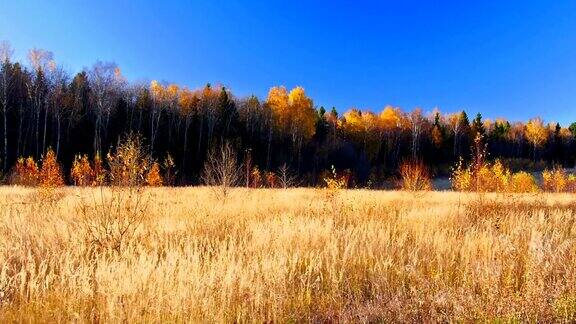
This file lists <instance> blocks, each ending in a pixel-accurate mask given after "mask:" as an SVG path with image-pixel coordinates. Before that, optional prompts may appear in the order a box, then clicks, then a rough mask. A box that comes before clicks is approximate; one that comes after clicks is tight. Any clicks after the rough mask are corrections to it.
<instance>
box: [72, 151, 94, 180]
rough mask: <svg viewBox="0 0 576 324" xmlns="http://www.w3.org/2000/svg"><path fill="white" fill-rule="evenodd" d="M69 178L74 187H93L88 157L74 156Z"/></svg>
mask: <svg viewBox="0 0 576 324" xmlns="http://www.w3.org/2000/svg"><path fill="white" fill-rule="evenodd" d="M70 178H71V180H72V183H73V184H74V185H75V186H80V187H86V186H91V185H93V183H94V181H95V177H94V169H93V168H92V166H91V165H90V160H88V155H86V154H84V155H82V156H80V155H76V156H75V157H74V162H73V163H72V169H71V170H70Z"/></svg>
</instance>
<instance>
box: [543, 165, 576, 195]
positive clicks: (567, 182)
mask: <svg viewBox="0 0 576 324" xmlns="http://www.w3.org/2000/svg"><path fill="white" fill-rule="evenodd" d="M542 188H543V189H544V191H548V192H576V175H574V174H568V173H566V171H564V170H563V169H562V168H554V169H553V170H544V171H543V172H542Z"/></svg>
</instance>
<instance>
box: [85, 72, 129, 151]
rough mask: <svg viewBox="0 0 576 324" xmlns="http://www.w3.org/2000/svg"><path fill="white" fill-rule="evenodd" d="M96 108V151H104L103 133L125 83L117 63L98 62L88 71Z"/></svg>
mask: <svg viewBox="0 0 576 324" xmlns="http://www.w3.org/2000/svg"><path fill="white" fill-rule="evenodd" d="M88 76H89V79H90V85H91V88H92V91H91V92H90V93H91V94H92V95H93V98H92V99H93V101H94V106H95V111H94V114H95V126H94V151H95V152H101V151H102V137H103V134H102V132H103V131H104V132H105V131H106V128H107V127H106V126H107V124H108V120H109V117H110V113H111V111H112V108H113V107H114V103H115V102H116V100H117V99H118V96H119V93H120V92H121V91H122V88H123V85H124V83H125V80H124V78H123V77H122V74H121V73H120V69H119V68H118V66H117V65H116V64H115V63H111V62H96V63H95V64H94V65H93V66H92V69H90V71H88Z"/></svg>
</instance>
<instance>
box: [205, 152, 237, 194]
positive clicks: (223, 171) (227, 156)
mask: <svg viewBox="0 0 576 324" xmlns="http://www.w3.org/2000/svg"><path fill="white" fill-rule="evenodd" d="M241 174H242V166H241V165H239V164H238V158H237V156H236V152H235V151H234V148H233V147H232V145H230V143H225V144H223V145H222V146H220V147H219V148H217V149H212V150H211V151H210V152H209V153H208V157H207V159H206V162H205V164H204V170H203V172H202V181H204V183H205V184H206V185H208V186H212V187H213V188H215V189H216V192H217V193H218V194H219V195H220V196H221V197H222V198H226V196H227V195H228V194H229V192H230V189H231V188H232V187H235V186H237V185H238V184H239V183H240V179H241Z"/></svg>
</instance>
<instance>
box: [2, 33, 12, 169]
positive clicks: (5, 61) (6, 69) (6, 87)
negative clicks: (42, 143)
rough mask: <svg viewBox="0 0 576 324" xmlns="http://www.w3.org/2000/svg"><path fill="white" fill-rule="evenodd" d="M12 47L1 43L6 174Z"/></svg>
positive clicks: (5, 42)
mask: <svg viewBox="0 0 576 324" xmlns="http://www.w3.org/2000/svg"><path fill="white" fill-rule="evenodd" d="M12 53H13V50H12V47H11V46H10V43H8V42H7V41H3V42H0V60H1V62H0V64H1V70H0V71H1V75H0V87H1V89H0V90H1V91H0V96H2V97H1V98H0V99H1V105H2V116H3V129H4V154H3V158H2V163H3V164H2V170H3V171H4V172H6V170H7V167H8V165H7V163H8V131H7V129H8V122H7V115H8V95H9V92H10V88H11V84H12V73H11V71H10V58H11V57H12Z"/></svg>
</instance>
